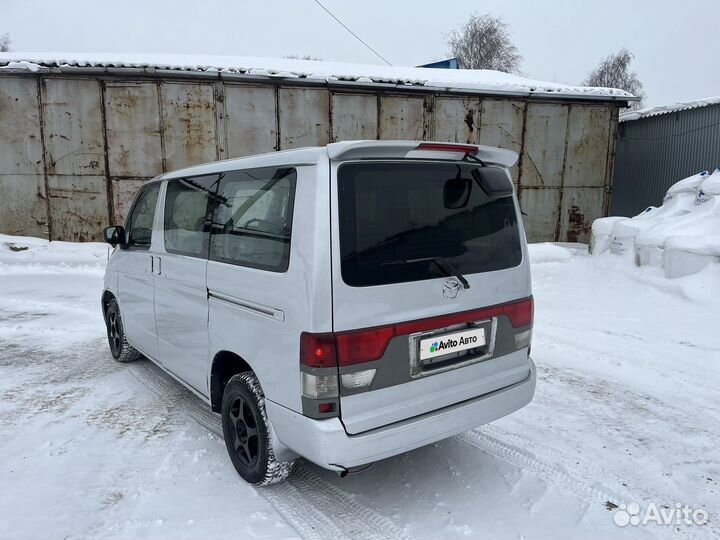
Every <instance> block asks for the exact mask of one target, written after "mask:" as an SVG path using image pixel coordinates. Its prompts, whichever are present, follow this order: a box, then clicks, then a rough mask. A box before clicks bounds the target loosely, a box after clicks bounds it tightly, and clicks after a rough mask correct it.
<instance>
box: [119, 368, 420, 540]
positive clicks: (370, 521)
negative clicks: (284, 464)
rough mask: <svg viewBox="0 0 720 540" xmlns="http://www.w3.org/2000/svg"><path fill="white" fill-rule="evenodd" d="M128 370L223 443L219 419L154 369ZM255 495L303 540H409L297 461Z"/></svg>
mask: <svg viewBox="0 0 720 540" xmlns="http://www.w3.org/2000/svg"><path fill="white" fill-rule="evenodd" d="M128 368H129V371H130V373H131V374H132V375H133V376H134V377H135V378H136V379H138V380H139V381H140V382H141V383H142V384H143V385H144V386H145V387H147V388H148V389H149V390H150V391H151V392H153V393H154V394H155V395H156V396H157V397H158V399H160V400H161V401H166V402H167V401H169V402H171V404H172V405H178V410H179V412H180V413H181V414H184V415H185V416H187V417H189V418H190V419H191V420H193V421H194V422H196V423H197V424H199V425H200V426H202V427H204V428H205V429H207V430H208V431H210V432H212V433H213V434H214V435H216V436H217V437H218V438H219V439H221V440H222V439H223V432H222V424H221V421H220V415H218V414H216V413H214V412H212V411H211V410H210V407H209V406H208V405H207V404H205V403H203V402H202V401H201V400H200V399H199V398H198V397H196V396H195V395H193V394H192V393H191V392H190V391H189V390H187V389H186V388H185V387H183V386H182V385H181V384H180V383H178V382H176V381H174V380H172V378H171V377H170V376H169V375H167V374H165V373H164V372H163V371H162V370H161V369H160V368H159V367H157V366H156V365H154V364H153V363H152V362H150V361H149V360H148V361H142V360H141V361H139V362H135V363H131V364H129V365H128ZM257 492H258V494H260V495H261V496H262V497H264V498H265V499H266V500H267V501H268V503H270V505H272V506H273V508H275V510H276V511H277V512H278V513H279V514H280V515H281V516H283V517H284V518H285V520H286V521H287V522H288V524H289V525H290V526H291V527H292V528H293V529H295V531H297V533H298V534H299V535H300V536H301V537H302V538H303V539H304V540H327V539H333V540H340V539H348V540H350V539H351V540H396V539H397V540H410V538H409V536H408V535H407V534H406V533H405V531H404V530H403V529H402V528H400V527H398V526H397V525H395V524H394V523H393V522H392V521H390V520H389V519H387V518H386V517H384V516H382V515H380V514H378V513H377V512H375V511H374V510H372V509H370V508H367V507H365V506H363V505H361V504H360V503H358V502H357V501H355V500H354V499H353V498H352V497H351V496H349V495H348V494H347V493H345V492H344V491H342V490H341V489H340V488H338V487H336V486H335V485H333V484H331V483H330V482H328V481H327V480H325V479H323V478H321V477H320V476H318V475H317V474H315V473H314V472H313V470H312V466H311V465H309V464H307V463H306V462H305V461H304V460H302V459H301V460H299V461H298V463H297V464H296V465H295V468H294V469H293V472H292V473H291V474H290V477H289V478H288V479H287V480H285V481H284V482H282V483H280V484H275V485H272V486H267V487H263V488H257Z"/></svg>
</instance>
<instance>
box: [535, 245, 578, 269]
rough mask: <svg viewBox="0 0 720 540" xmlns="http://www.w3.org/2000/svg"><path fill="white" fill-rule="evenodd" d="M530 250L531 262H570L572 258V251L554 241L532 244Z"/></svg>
mask: <svg viewBox="0 0 720 540" xmlns="http://www.w3.org/2000/svg"><path fill="white" fill-rule="evenodd" d="M528 251H529V253H530V264H541V263H551V262H568V261H570V259H571V258H572V253H570V251H568V250H567V249H565V248H564V247H561V246H558V245H557V244H553V243H552V242H544V243H540V244H531V245H530V246H529V249H528Z"/></svg>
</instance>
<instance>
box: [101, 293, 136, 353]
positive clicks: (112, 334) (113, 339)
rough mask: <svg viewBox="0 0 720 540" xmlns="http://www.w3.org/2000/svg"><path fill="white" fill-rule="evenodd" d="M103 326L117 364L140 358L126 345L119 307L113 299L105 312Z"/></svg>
mask: <svg viewBox="0 0 720 540" xmlns="http://www.w3.org/2000/svg"><path fill="white" fill-rule="evenodd" d="M105 325H106V326H107V336H108V343H109V345H110V352H111V353H112V355H113V358H114V359H115V360H117V361H118V362H132V361H133V360H138V359H139V358H142V354H140V352H139V351H138V350H137V349H136V348H135V347H133V346H132V345H130V343H128V340H127V338H126V337H125V328H124V327H123V322H122V317H120V306H118V303H117V300H115V299H114V298H113V299H112V300H110V303H109V304H108V307H107V310H106V311H105Z"/></svg>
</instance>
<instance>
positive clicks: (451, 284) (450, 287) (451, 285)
mask: <svg viewBox="0 0 720 540" xmlns="http://www.w3.org/2000/svg"><path fill="white" fill-rule="evenodd" d="M442 292H443V296H444V297H445V298H457V295H458V293H459V292H460V284H459V283H458V282H457V280H455V279H448V280H447V281H446V282H445V283H443V287H442Z"/></svg>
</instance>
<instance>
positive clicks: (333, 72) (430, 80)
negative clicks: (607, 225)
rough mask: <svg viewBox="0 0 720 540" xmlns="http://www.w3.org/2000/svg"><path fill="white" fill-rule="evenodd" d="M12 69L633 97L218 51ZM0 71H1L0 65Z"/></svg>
mask: <svg viewBox="0 0 720 540" xmlns="http://www.w3.org/2000/svg"><path fill="white" fill-rule="evenodd" d="M3 65H4V66H5V67H6V68H7V69H8V70H10V69H11V68H12V69H33V70H35V68H36V67H37V66H39V67H41V68H43V69H54V68H55V69H56V68H60V69H61V70H62V69H64V68H78V67H80V68H101V69H103V70H105V69H107V70H110V69H117V68H121V69H128V68H132V69H140V70H144V71H147V72H150V73H152V72H154V71H156V70H174V71H187V72H205V73H214V74H217V75H218V76H222V75H224V74H229V75H247V76H255V77H273V78H285V79H288V78H292V79H298V78H300V79H308V80H314V81H320V82H335V81H352V82H356V83H366V84H367V83H376V84H397V85H403V86H423V87H431V88H452V89H462V90H469V91H477V92H486V93H507V94H513V95H539V96H551V97H557V96H565V97H581V98H588V97H591V96H592V97H596V98H602V99H607V100H621V101H624V100H627V99H628V98H629V99H630V100H634V99H635V98H634V97H633V95H632V94H630V93H628V92H625V91H624V90H618V89H616V88H598V87H583V86H573V85H568V84H562V83H555V82H546V81H537V80H533V79H527V78H525V77H520V76H518V75H512V74H509V73H502V72H499V71H491V70H470V69H432V68H418V67H403V66H377V65H365V64H349V63H344V62H322V61H315V60H296V59H289V58H258V57H244V56H218V55H197V54H189V55H173V54H121V53H113V54H103V53H58V52H44V53H43V52H26V53H23V52H9V53H0V66H3ZM31 65H32V67H31ZM0 69H3V68H2V67H0Z"/></svg>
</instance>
